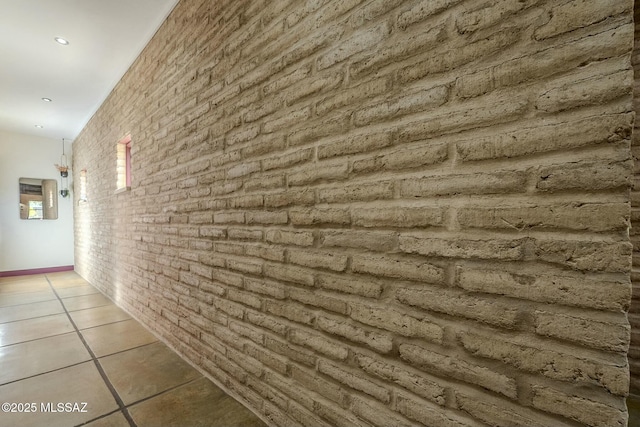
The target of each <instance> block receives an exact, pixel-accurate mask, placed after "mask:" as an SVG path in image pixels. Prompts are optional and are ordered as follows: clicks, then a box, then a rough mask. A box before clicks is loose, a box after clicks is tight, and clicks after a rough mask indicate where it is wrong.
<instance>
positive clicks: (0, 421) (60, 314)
mask: <svg viewBox="0 0 640 427" xmlns="http://www.w3.org/2000/svg"><path fill="white" fill-rule="evenodd" d="M0 403H2V404H3V407H2V411H0V426H21V427H28V426H50V427H54V426H79V425H83V426H84V425H86V426H91V427H98V426H114V427H120V426H122V427H126V426H139V427H144V426H154V427H156V426H181V427H182V426H225V427H227V426H264V425H265V424H264V423H263V422H262V421H261V420H260V419H259V418H257V417H256V416H255V415H254V414H252V413H251V412H250V411H248V410H247V409H246V408H245V407H244V406H242V405H240V404H239V403H238V402H236V401H235V400H233V398H231V397H229V396H228V395H226V394H225V393H224V392H223V391H222V390H220V389H219V388H218V387H216V386H215V385H214V384H213V383H212V382H211V381H209V380H208V379H207V378H205V377H203V376H202V375H201V374H200V373H199V372H198V371H196V370H195V369H194V368H192V367H191V366H190V365H189V364H187V363H186V362H184V361H183V360H182V359H181V358H180V357H178V356H177V355H176V354H175V353H173V351H171V350H170V349H169V348H168V347H167V346H166V345H164V344H163V343H162V342H159V341H158V340H156V338H155V337H154V336H153V335H152V334H150V333H149V332H148V331H147V330H145V329H144V328H143V327H142V326H141V325H140V324H139V323H138V322H137V321H136V320H134V319H132V318H131V317H130V316H128V315H127V314H126V313H125V312H124V311H122V310H121V309H119V308H118V307H116V306H115V305H114V304H113V303H112V302H111V301H110V300H109V299H108V298H106V297H104V296H103V295H102V294H100V293H99V292H98V291H97V290H96V289H95V288H93V287H92V286H91V285H90V284H89V283H87V282H86V281H85V280H84V279H82V278H81V277H80V276H78V275H77V274H76V273H74V272H63V273H54V274H46V275H33V276H20V277H5V278H0ZM5 403H8V404H9V405H10V406H9V408H8V409H9V412H5V410H6V409H7V408H6V407H5V406H6V405H4V404H5ZM60 404H62V406H61V407H60ZM12 411H15V412H12ZM27 411H30V412H27Z"/></svg>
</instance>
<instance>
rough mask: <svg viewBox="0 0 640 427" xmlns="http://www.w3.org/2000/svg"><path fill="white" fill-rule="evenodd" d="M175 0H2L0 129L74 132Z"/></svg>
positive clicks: (59, 136)
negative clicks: (65, 43)
mask: <svg viewBox="0 0 640 427" xmlns="http://www.w3.org/2000/svg"><path fill="white" fill-rule="evenodd" d="M177 1H178V0H0V130H4V131H9V132H17V133H22V134H28V135H37V136H41V137H47V138H55V139H57V140H60V139H62V138H66V139H73V138H75V137H76V136H77V135H78V133H79V132H80V131H81V130H82V128H83V127H84V125H85V124H86V123H87V122H88V121H89V119H90V118H91V116H92V115H93V114H94V113H95V112H96V110H97V109H98V107H99V106H100V105H101V104H102V102H103V101H104V100H105V99H106V97H107V96H108V95H109V93H110V92H111V90H112V89H113V87H114V86H115V85H116V83H117V82H118V81H119V80H120V78H121V77H122V75H123V74H124V73H125V72H126V71H127V69H128V68H129V66H130V65H131V64H132V63H133V61H134V60H135V58H136V57H137V56H138V55H139V54H140V52H141V51H142V49H143V48H144V46H145V45H146V44H147V43H148V41H149V40H150V39H151V37H152V36H153V34H155V32H156V30H157V29H158V28H159V27H160V25H161V24H162V22H163V21H164V20H165V18H166V17H167V16H168V15H169V13H170V12H171V10H172V9H173V7H174V6H175V4H176V3H177ZM54 37H63V38H65V39H67V40H68V41H69V45H68V46H62V45H60V44H58V43H56V42H55V41H54ZM43 97H46V98H51V99H52V100H53V102H48V103H47V102H44V101H42V98H43ZM37 124H38V125H42V126H43V128H42V129H38V128H36V127H35V125H37Z"/></svg>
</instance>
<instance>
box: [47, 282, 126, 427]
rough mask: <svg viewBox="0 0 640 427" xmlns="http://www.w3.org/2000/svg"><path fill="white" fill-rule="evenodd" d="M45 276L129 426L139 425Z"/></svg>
mask: <svg viewBox="0 0 640 427" xmlns="http://www.w3.org/2000/svg"><path fill="white" fill-rule="evenodd" d="M45 278H46V279H47V283H49V286H50V287H51V290H52V291H53V293H54V294H55V296H56V298H57V299H58V301H59V302H60V304H62V308H63V309H64V312H65V314H66V315H67V318H68V319H69V322H71V325H72V326H73V329H74V330H75V331H76V333H77V334H78V337H79V338H80V341H81V342H82V344H83V345H84V347H85V348H86V349H87V352H88V353H89V356H91V360H92V361H93V363H94V365H95V366H96V369H97V370H98V373H99V374H100V376H101V377H102V380H103V381H104V383H105V384H106V386H107V388H108V389H109V391H110V392H111V395H112V396H113V398H114V399H115V401H116V403H117V404H118V407H119V408H120V411H121V412H122V414H123V415H124V417H125V418H126V419H127V422H128V423H129V426H130V427H138V426H137V424H136V422H135V421H134V420H133V418H132V417H131V414H129V410H128V409H127V407H126V405H125V404H124V402H123V401H122V399H121V398H120V395H118V392H117V391H116V389H115V387H114V386H113V384H111V381H109V377H107V374H106V373H105V372H104V369H102V365H100V362H99V361H98V358H97V357H96V355H95V353H94V352H93V350H92V349H91V347H89V344H87V342H86V341H85V339H84V337H83V336H82V334H81V333H80V329H78V326H77V325H76V323H75V322H74V321H73V319H72V318H71V315H70V314H69V311H68V310H67V307H65V305H64V302H63V301H62V298H60V296H59V295H58V292H56V289H55V288H54V287H53V284H52V283H51V280H50V279H49V277H48V276H46V275H45Z"/></svg>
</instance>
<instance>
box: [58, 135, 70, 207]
mask: <svg viewBox="0 0 640 427" xmlns="http://www.w3.org/2000/svg"><path fill="white" fill-rule="evenodd" d="M56 168H57V169H58V171H60V188H62V190H60V195H61V196H62V197H67V196H68V195H69V190H68V188H67V187H68V185H65V184H68V182H67V177H68V176H69V162H68V161H67V155H66V154H65V152H64V138H62V156H60V164H56ZM63 178H64V184H63V182H62V180H63Z"/></svg>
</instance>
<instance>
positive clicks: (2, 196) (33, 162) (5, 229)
mask: <svg viewBox="0 0 640 427" xmlns="http://www.w3.org/2000/svg"><path fill="white" fill-rule="evenodd" d="M65 145H66V148H65V151H66V153H67V158H68V162H69V165H70V164H71V155H70V154H71V144H70V143H69V142H68V141H67V142H66V144H65ZM61 154H62V139H60V140H53V139H49V138H38V137H34V136H30V135H21V134H16V133H10V132H4V131H0V272H6V271H15V270H29V269H38V268H50V267H61V266H69V265H73V263H74V259H73V197H72V195H70V196H69V197H66V198H62V197H61V196H60V195H59V193H58V219H56V220H21V219H20V210H19V191H18V179H19V178H41V179H55V180H56V181H57V182H58V191H59V190H60V173H59V172H58V170H57V169H56V168H55V166H54V164H55V163H60V156H61ZM68 182H69V186H71V183H72V182H73V179H72V173H71V172H70V173H69V177H68ZM70 190H71V188H70Z"/></svg>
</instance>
